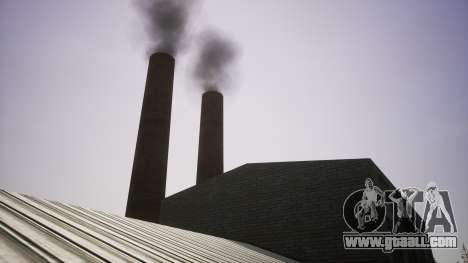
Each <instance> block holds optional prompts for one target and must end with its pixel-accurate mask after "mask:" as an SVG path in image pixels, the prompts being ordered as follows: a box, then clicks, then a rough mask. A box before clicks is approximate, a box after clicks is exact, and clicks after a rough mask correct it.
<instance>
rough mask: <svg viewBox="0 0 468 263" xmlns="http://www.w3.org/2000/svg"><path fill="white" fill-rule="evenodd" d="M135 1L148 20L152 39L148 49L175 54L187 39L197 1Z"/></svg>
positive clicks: (147, 29)
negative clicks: (191, 15) (189, 23)
mask: <svg viewBox="0 0 468 263" xmlns="http://www.w3.org/2000/svg"><path fill="white" fill-rule="evenodd" d="M134 3H135V5H136V7H137V8H138V9H139V10H140V11H141V13H142V14H143V15H144V18H145V20H146V21H145V22H146V31H147V33H148V36H149V40H150V46H149V48H148V51H149V52H150V53H154V52H166V53H169V54H171V55H173V56H175V55H176V54H177V52H178V51H179V50H180V49H181V48H183V46H184V42H185V41H186V40H187V31H188V30H187V27H188V22H189V18H190V14H191V12H192V9H193V5H194V4H195V1H193V0H136V1H134Z"/></svg>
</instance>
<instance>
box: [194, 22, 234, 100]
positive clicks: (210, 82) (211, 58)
mask: <svg viewBox="0 0 468 263" xmlns="http://www.w3.org/2000/svg"><path fill="white" fill-rule="evenodd" d="M199 43H200V46H199V54H198V58H197V62H196V64H195V70H194V76H195V78H196V79H197V80H198V81H199V82H200V84H201V87H202V88H203V90H205V91H207V90H217V91H219V90H221V89H226V87H227V86H228V84H229V80H230V74H231V73H232V66H233V63H234V62H235V60H236V57H237V54H238V50H237V47H236V46H235V44H234V43H233V42H231V41H229V40H228V39H226V38H225V37H223V36H221V34H219V33H217V32H214V31H206V32H204V33H202V34H201V35H200V42H199Z"/></svg>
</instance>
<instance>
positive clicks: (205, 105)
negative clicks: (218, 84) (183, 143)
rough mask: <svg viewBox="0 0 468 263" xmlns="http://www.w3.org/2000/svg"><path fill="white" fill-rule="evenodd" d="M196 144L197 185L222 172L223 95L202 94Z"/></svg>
mask: <svg viewBox="0 0 468 263" xmlns="http://www.w3.org/2000/svg"><path fill="white" fill-rule="evenodd" d="M198 143H199V144H198V166H197V185H198V184H200V183H203V182H205V181H206V180H208V179H210V178H212V177H215V176H217V175H221V174H222V173H223V171H224V159H223V95H222V94H221V93H219V92H218V91H207V92H205V93H203V97H202V107H201V117H200V139H199V142H198Z"/></svg>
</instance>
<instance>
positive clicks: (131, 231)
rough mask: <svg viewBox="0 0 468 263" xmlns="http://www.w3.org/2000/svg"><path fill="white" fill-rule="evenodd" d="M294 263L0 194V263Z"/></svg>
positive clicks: (146, 225) (232, 244)
mask: <svg viewBox="0 0 468 263" xmlns="http://www.w3.org/2000/svg"><path fill="white" fill-rule="evenodd" d="M3 261H6V262H231V263H235V262H239V263H241V262H294V261H293V260H290V259H286V258H283V257H281V256H279V255H275V254H273V253H271V252H268V251H264V250H261V249H257V248H255V247H251V246H246V245H243V244H241V243H238V242H234V241H231V240H227V239H223V238H218V237H214V236H209V235H205V234H200V233H195V232H191V231H187V230H182V229H178V228H173V227H168V226H164V225H159V224H154V223H149V222H145V221H140V220H136V219H130V218H125V217H119V216H115V215H110V214H106V213H102V212H98V211H93V210H88V209H83V208H80V207H76V206H70V205H66V204H62V203H59V202H52V201H47V200H41V199H37V198H34V197H30V196H26V195H20V194H16V193H11V192H7V191H3V190H0V262H3Z"/></svg>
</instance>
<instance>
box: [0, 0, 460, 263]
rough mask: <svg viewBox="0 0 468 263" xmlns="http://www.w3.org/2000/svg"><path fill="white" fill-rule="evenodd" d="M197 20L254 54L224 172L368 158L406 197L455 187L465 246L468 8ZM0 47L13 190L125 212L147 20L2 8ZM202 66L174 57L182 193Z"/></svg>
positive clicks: (296, 6)
mask: <svg viewBox="0 0 468 263" xmlns="http://www.w3.org/2000/svg"><path fill="white" fill-rule="evenodd" d="M193 22H194V24H193V30H194V31H198V30H200V29H201V28H204V27H207V26H213V27H216V28H218V29H220V30H222V31H223V32H224V33H225V34H226V35H227V36H228V37H230V38H231V39H233V40H235V41H236V42H237V44H238V46H239V47H240V48H241V56H240V58H239V61H238V63H237V64H238V67H237V69H238V70H237V72H236V74H235V81H234V83H233V86H234V87H236V89H233V90H232V92H229V93H227V94H226V96H225V168H226V170H229V169H232V168H235V167H237V166H239V165H242V164H244V163H248V162H270V161H290V160H291V161H295V160H321V159H338V158H361V157H370V158H372V159H373V160H374V162H375V163H376V164H377V165H378V166H379V167H380V169H381V170H382V171H383V172H384V173H385V174H386V175H387V177H388V178H389V179H390V180H391V181H392V182H393V183H394V184H395V185H396V186H416V187H421V188H422V187H424V186H425V185H426V183H427V182H428V181H436V182H437V183H438V184H439V187H440V188H441V189H447V190H449V191H450V194H451V198H452V202H453V204H454V207H455V216H456V220H457V224H458V229H459V232H460V234H461V240H465V241H467V240H468V235H467V234H468V224H467V223H466V222H468V209H467V207H468V206H467V205H466V201H467V200H468V193H467V191H466V188H467V186H468V179H467V178H468V174H467V173H468V162H467V160H468V122H467V119H468V74H467V72H468V1H464V0H451V1H436V0H430V1H429V0H417V1H403V0H394V1H371V0H368V1H364V0H361V1H358V0H356V1H330V0H321V1H305V0H304V1H299V0H296V1H280V0H278V1H275V0H264V1H259V0H256V1H254V0H249V1H220V0H205V1H202V6H201V7H200V8H198V9H197V10H196V15H195V17H194V20H193ZM0 36H1V41H0V57H1V59H0V118H1V122H0V145H1V147H0V188H3V189H7V190H10V191H16V192H21V193H26V194H30V195H34V196H37V197H42V198H48V199H52V200H58V201H62V202H67V203H72V204H76V205H80V206H84V207H89V208H94V209H99V210H103V211H107V212H112V213H116V214H119V215H123V214H124V210H125V204H126V198H127V193H128V186H129V181H130V174H131V168H132V162H133V153H134V148H135V142H136V136H137V131H138V121H139V115H140V109H141V102H142V96H143V90H144V83H145V77H146V67H147V58H146V53H145V49H146V47H145V35H144V32H143V28H142V24H141V19H140V18H139V14H138V13H137V12H136V10H135V8H134V7H133V6H132V5H131V3H130V1H111V0H108V1H104V0H101V1H96V0H92V1H91V0H87V1H84V0H82V1H59V0H56V1H52V0H47V1H46V0H43V1H32V0H31V1H23V0H16V1H14V0H2V1H1V2H0ZM192 64H193V55H192V52H191V51H190V50H188V51H187V52H186V53H183V54H181V55H180V56H179V57H178V59H177V61H176V75H175V85H174V101H173V115H172V116H173V118H172V127H171V142H170V153H169V167H168V184H167V193H168V194H169V195H170V194H173V193H176V192H178V191H180V190H182V189H185V188H187V187H190V186H192V185H194V184H195V172H196V156H197V145H198V125H199V123H198V122H199V114H200V113H199V109H200V92H199V89H198V87H196V85H197V84H196V82H195V81H194V80H193V79H192V78H191V75H190V73H191V71H192V68H191V65H192ZM445 253H448V252H445ZM456 253H458V252H456ZM442 258H443V257H442Z"/></svg>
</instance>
